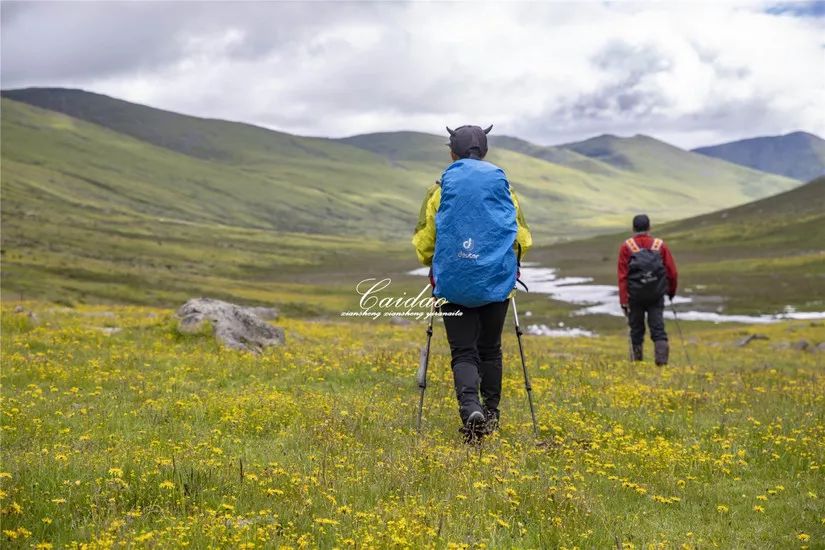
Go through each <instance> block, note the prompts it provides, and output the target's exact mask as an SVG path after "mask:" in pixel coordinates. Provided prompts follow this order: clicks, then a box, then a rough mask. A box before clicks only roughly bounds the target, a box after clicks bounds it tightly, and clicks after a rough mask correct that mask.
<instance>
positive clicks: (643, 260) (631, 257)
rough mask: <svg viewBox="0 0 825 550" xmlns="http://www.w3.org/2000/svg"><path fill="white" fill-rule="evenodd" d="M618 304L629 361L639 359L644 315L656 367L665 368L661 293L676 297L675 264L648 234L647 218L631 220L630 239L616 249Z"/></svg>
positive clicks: (667, 349)
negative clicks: (624, 319)
mask: <svg viewBox="0 0 825 550" xmlns="http://www.w3.org/2000/svg"><path fill="white" fill-rule="evenodd" d="M617 272H618V276H619V303H620V304H621V306H622V310H623V311H624V313H625V316H627V322H628V324H629V325H630V341H631V346H632V350H633V360H634V361H641V360H642V348H643V345H644V339H645V315H647V326H648V327H650V339H651V340H653V346H654V355H655V360H656V364H657V365H667V360H668V355H669V354H670V347H669V345H668V341H667V333H666V332H665V320H664V311H665V294H667V297H668V298H669V299H670V300H671V301H672V300H673V297H674V296H675V295H676V287H677V282H678V276H679V274H678V272H677V271H676V262H675V261H674V260H673V256H672V255H671V253H670V250H669V249H668V247H667V245H666V244H665V243H664V241H663V240H662V239H656V238H654V237H652V236H651V235H650V218H648V217H647V216H646V215H645V214H639V215H638V216H636V217H634V218H633V236H632V237H631V238H629V239H627V240H626V241H625V242H623V243H622V246H621V248H619V265H618V269H617Z"/></svg>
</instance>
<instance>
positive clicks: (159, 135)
mask: <svg viewBox="0 0 825 550" xmlns="http://www.w3.org/2000/svg"><path fill="white" fill-rule="evenodd" d="M12 98H13V99H12ZM0 110H2V137H3V143H2V145H3V146H2V171H1V172H0V177H2V194H3V197H2V199H3V200H2V217H3V235H2V253H3V290H4V292H10V293H22V294H24V295H28V296H48V297H62V296H75V297H77V296H80V297H82V296H89V297H97V298H103V299H108V300H117V301H138V302H153V303H165V304H168V303H171V302H174V301H177V300H178V299H179V298H180V297H182V296H186V295H191V294H192V293H194V292H201V293H210V294H213V295H223V296H225V297H228V298H236V297H242V298H246V299H248V300H257V301H272V300H273V299H275V298H277V299H291V298H292V297H293V296H295V294H296V288H297V287H294V285H295V284H310V285H313V284H316V283H318V282H321V283H323V284H324V285H326V287H327V288H328V289H329V295H330V296H333V295H335V292H336V290H335V288H334V287H335V285H336V284H337V283H336V281H341V282H342V283H341V284H346V285H347V286H348V285H350V283H351V281H352V278H353V277H354V276H355V275H352V274H353V273H358V274H363V273H365V272H366V273H371V274H373V275H374V274H375V273H380V272H383V271H382V270H384V267H385V266H388V265H401V264H400V263H399V262H402V259H406V258H409V257H410V256H411V251H410V250H409V244H408V242H409V236H410V231H411V228H412V227H413V225H414V223H415V218H416V216H417V213H418V209H419V206H420V201H421V198H422V196H423V193H424V190H425V188H426V187H427V186H429V185H430V184H431V183H432V182H433V181H434V180H435V179H436V178H437V177H438V176H439V175H440V173H441V171H442V170H443V169H444V167H445V166H446V165H447V163H448V156H447V153H448V152H447V148H446V146H445V141H446V138H445V137H442V136H435V135H429V134H421V133H415V132H397V133H388V134H370V135H365V136H355V137H352V138H347V139H341V140H334V139H323V138H306V137H299V136H291V135H288V134H284V133H280V132H274V131H271V130H266V129H263V128H258V127H255V126H252V125H249V124H240V123H234V122H227V121H220V120H208V119H202V118H197V117H192V116H186V115H181V114H177V113H172V112H168V111H163V110H159V109H153V108H150V107H146V106H142V105H136V104H133V103H129V102H125V101H121V100H117V99H114V98H110V97H107V96H103V95H99V94H93V93H89V92H83V91H79V90H65V89H27V90H13V91H4V92H3V98H2V101H1V102H0ZM502 139H503V141H502V142H500V146H498V147H495V146H494V148H493V149H492V150H491V154H490V160H491V161H493V162H496V163H498V164H500V165H502V166H503V167H505V169H506V170H507V172H508V174H509V176H510V179H511V181H512V182H513V185H514V187H515V188H516V189H517V190H518V192H519V194H520V196H521V198H522V203H523V206H524V209H525V212H526V214H527V217H528V221H529V223H530V225H531V228H532V229H533V232H534V238H535V240H536V242H538V243H550V242H553V241H558V240H565V239H572V238H578V237H582V236H587V235H593V234H597V233H604V232H609V231H613V230H615V229H617V228H619V227H621V226H623V225H624V224H625V223H626V219H627V217H628V216H629V215H631V214H632V213H634V212H636V211H638V210H639V209H646V210H648V211H649V212H651V214H653V215H654V216H655V217H656V219H665V220H672V219H676V218H679V217H684V216H687V215H691V214H696V213H701V212H707V211H710V210H712V209H715V208H717V207H718V205H728V204H737V203H741V202H743V201H745V200H747V196H748V195H747V194H745V193H744V192H743V189H742V188H741V186H739V185H738V183H737V181H736V177H738V176H741V174H742V173H743V172H744V173H745V174H747V175H748V176H752V177H753V178H754V180H755V181H759V182H761V183H760V186H758V189H762V190H764V191H765V192H768V189H773V190H776V189H784V188H786V187H789V186H792V185H795V182H794V181H793V180H790V179H785V178H781V177H777V176H771V175H764V174H761V173H758V172H753V171H749V170H746V169H744V168H741V167H737V166H734V165H730V164H728V163H725V162H722V161H712V160H711V161H710V162H711V163H712V164H713V165H714V166H715V169H714V170H708V171H705V173H704V176H706V177H703V178H701V179H697V180H695V181H694V182H693V184H692V185H685V184H684V183H685V181H688V180H681V181H679V180H672V179H671V180H664V179H663V180H662V182H659V181H658V180H657V178H656V177H652V176H649V175H647V174H646V173H645V172H643V171H637V172H633V171H628V170H622V169H618V168H616V167H614V166H612V165H610V164H609V163H605V162H602V161H599V160H593V159H590V158H588V157H587V156H585V155H581V154H579V153H576V152H574V151H572V150H568V149H556V150H554V151H553V150H550V149H549V148H541V147H538V146H534V147H529V144H527V143H526V142H521V141H519V140H514V139H510V141H509V143H508V145H507V147H505V145H504V143H505V141H506V140H505V139H504V138H502ZM515 148H521V151H516V150H513V149H515ZM544 149H548V150H546V151H545V150H544ZM683 153H684V152H683ZM684 154H685V155H687V156H688V157H689V158H690V159H700V160H702V161H703V162H707V159H706V157H703V156H700V155H694V154H690V153H684ZM551 160H553V161H551ZM692 171H693V173H698V172H701V167H694V168H693V169H692ZM731 174H733V176H732V175H731ZM290 285H293V286H290ZM307 292H309V290H307ZM313 292H314V294H313V295H318V293H317V289H316V291H313ZM347 292H351V291H350V290H349V289H348V290H347ZM273 297H275V298H273Z"/></svg>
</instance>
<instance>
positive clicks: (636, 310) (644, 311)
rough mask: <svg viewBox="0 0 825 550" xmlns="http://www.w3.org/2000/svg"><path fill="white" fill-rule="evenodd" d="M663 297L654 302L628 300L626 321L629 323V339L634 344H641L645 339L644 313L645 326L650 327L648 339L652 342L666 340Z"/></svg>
mask: <svg viewBox="0 0 825 550" xmlns="http://www.w3.org/2000/svg"><path fill="white" fill-rule="evenodd" d="M664 314H665V297H664V296H662V297H661V298H659V299H658V300H656V301H654V302H647V303H634V302H633V301H631V302H630V314H629V315H628V319H627V322H628V323H629V324H630V341H631V342H632V343H633V345H634V346H641V345H642V344H643V343H644V340H645V315H647V326H648V327H650V339H651V340H653V341H654V342H658V341H661V340H664V341H665V342H666V341H667V332H665V318H664Z"/></svg>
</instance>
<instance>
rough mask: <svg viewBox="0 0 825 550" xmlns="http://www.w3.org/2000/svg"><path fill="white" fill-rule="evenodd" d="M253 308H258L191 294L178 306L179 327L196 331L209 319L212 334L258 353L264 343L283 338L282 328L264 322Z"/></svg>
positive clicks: (232, 346)
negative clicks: (191, 297) (191, 295)
mask: <svg viewBox="0 0 825 550" xmlns="http://www.w3.org/2000/svg"><path fill="white" fill-rule="evenodd" d="M256 309H259V308H248V307H243V306H238V305H235V304H231V303H229V302H224V301H222V300H213V299H211V298H193V299H191V300H189V301H188V302H186V303H185V304H183V305H182V306H181V307H180V308H178V311H177V313H176V315H177V317H178V319H179V322H178V331H179V332H181V333H183V334H190V333H196V332H199V331H200V330H201V329H202V328H203V326H204V323H206V322H209V323H211V324H212V330H213V333H214V335H215V338H216V339H217V340H218V341H219V342H221V343H222V344H223V345H225V346H227V347H230V348H232V349H238V350H246V351H252V352H255V353H260V352H261V351H262V350H263V349H264V348H266V347H269V346H274V345H281V344H283V343H284V342H285V341H286V336H285V334H284V329H283V328H281V327H274V326H272V325H270V324H269V323H267V322H265V321H264V320H263V319H261V318H260V317H258V315H256V314H255V313H254V311H255V310H256ZM263 309H268V308H263ZM273 311H274V310H273Z"/></svg>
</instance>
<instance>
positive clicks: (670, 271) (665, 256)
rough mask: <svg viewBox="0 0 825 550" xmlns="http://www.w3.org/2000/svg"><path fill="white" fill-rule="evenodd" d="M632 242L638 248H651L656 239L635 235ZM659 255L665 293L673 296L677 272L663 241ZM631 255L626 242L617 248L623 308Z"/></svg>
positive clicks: (645, 235)
mask: <svg viewBox="0 0 825 550" xmlns="http://www.w3.org/2000/svg"><path fill="white" fill-rule="evenodd" d="M633 240H634V241H636V245H637V246H638V247H639V248H651V247H652V246H653V241H654V240H656V239H654V238H653V237H651V236H650V235H649V234H647V233H637V234H636V235H633ZM659 253H660V254H661V255H662V262H663V263H664V264H665V271H666V272H667V283H668V291H667V293H668V295H670V296H673V295H675V294H676V285H677V283H678V279H679V272H678V271H676V262H675V261H674V260H673V255H672V254H671V253H670V249H669V248H668V247H667V245H666V244H665V243H664V241H662V244H661V246H660V247H659ZM632 255H633V251H632V250H630V247H629V246H628V244H627V241H625V242H623V243H622V246H621V248H619V265H618V266H617V269H616V272H617V274H618V276H619V303H620V304H622V305H623V306H624V305H627V303H628V295H627V271H628V268H629V263H630V256H632Z"/></svg>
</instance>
